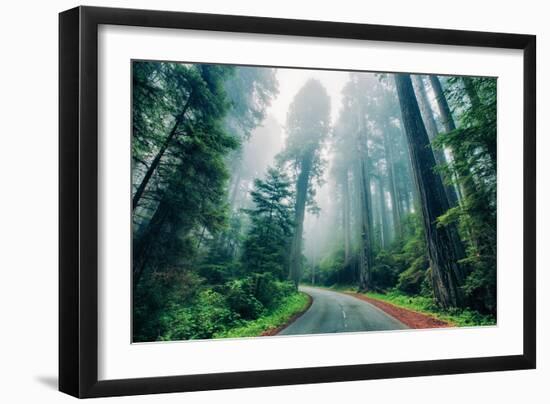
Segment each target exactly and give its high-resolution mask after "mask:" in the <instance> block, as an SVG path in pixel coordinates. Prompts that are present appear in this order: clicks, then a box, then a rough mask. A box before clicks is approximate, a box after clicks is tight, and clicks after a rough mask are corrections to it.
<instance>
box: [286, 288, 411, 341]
mask: <svg viewBox="0 0 550 404" xmlns="http://www.w3.org/2000/svg"><path fill="white" fill-rule="evenodd" d="M300 290H301V291H303V292H305V293H307V294H308V295H310V296H311V297H312V298H313V304H312V305H311V307H310V308H309V310H308V311H306V312H305V313H304V314H303V315H302V316H301V317H299V318H298V319H297V320H296V321H295V322H293V323H292V324H290V325H289V326H288V327H287V328H285V329H284V330H282V331H281V332H280V333H279V334H278V335H298V334H326V333H334V332H352V331H355V332H357V331H381V330H401V329H405V328H408V327H407V326H406V325H405V324H403V323H401V322H400V321H398V320H397V319H395V318H393V317H392V316H390V315H389V314H386V313H385V312H384V311H382V310H380V309H379V308H378V307H376V306H374V305H372V304H370V303H368V302H365V301H363V300H359V299H357V298H355V297H352V296H349V295H346V294H343V293H338V292H332V291H330V290H326V289H318V288H312V287H305V286H301V287H300Z"/></svg>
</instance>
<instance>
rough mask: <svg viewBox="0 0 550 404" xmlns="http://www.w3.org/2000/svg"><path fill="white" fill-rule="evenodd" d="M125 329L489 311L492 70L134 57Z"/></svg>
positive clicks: (358, 325) (392, 319)
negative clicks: (128, 324)
mask: <svg viewBox="0 0 550 404" xmlns="http://www.w3.org/2000/svg"><path fill="white" fill-rule="evenodd" d="M131 69H132V94H131V97H132V115H131V121H132V122H131V124H132V126H131V156H132V178H131V181H132V195H131V212H132V213H131V215H132V229H131V231H132V269H131V271H132V273H131V276H132V341H133V342H134V343H140V342H161V341H182V340H201V339H202V340H204V339H217V338H240V337H269V336H283V335H310V334H332V333H340V332H373V331H396V330H407V329H428V328H430V329H433V328H453V327H481V326H495V325H496V324H497V79H496V78H495V77H478V76H475V77H474V76H452V75H437V74H413V73H410V74H409V73H386V72H367V71H342V70H323V69H304V68H274V67H262V66H244V65H222V64H207V63H187V62H181V63H180V62H164V61H147V60H143V61H141V60H134V61H132V63H131Z"/></svg>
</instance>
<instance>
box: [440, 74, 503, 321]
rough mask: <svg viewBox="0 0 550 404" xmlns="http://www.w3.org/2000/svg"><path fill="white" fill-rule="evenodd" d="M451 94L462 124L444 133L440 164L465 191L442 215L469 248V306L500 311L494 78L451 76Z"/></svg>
mask: <svg viewBox="0 0 550 404" xmlns="http://www.w3.org/2000/svg"><path fill="white" fill-rule="evenodd" d="M446 93H447V96H448V97H449V99H450V101H451V103H452V105H453V108H454V111H455V113H456V114H457V115H458V116H459V117H460V121H459V125H458V128H457V129H456V130H454V131H452V132H449V133H446V134H441V135H439V136H438V139H437V141H436V146H437V147H446V148H449V149H451V150H452V152H453V157H454V158H453V161H452V162H451V163H450V164H448V165H446V166H444V167H442V170H443V172H444V174H445V175H446V177H448V178H450V177H451V176H453V175H454V176H455V177H457V178H458V180H459V184H460V187H461V189H462V191H463V199H462V201H461V205H460V206H458V207H455V208H453V209H450V210H449V211H448V212H446V213H445V214H444V215H442V216H441V217H439V219H438V224H439V225H441V226H446V225H449V224H450V223H456V224H458V226H459V229H460V233H461V237H462V239H463V240H465V241H466V245H467V251H466V258H465V259H464V260H463V263H464V264H465V265H466V267H467V268H468V272H467V274H466V280H465V282H464V285H463V286H462V288H463V291H464V293H465V296H466V298H467V299H468V304H469V306H470V307H472V308H474V309H476V310H479V311H481V312H484V313H490V314H493V315H494V314H495V313H496V265H497V263H496V242H497V234H496V224H497V223H496V220H497V219H496V218H497V216H496V179H497V177H496V80H495V79H492V78H469V77H465V78H461V79H459V78H451V79H449V82H448V88H447V91H446Z"/></svg>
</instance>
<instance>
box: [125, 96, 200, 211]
mask: <svg viewBox="0 0 550 404" xmlns="http://www.w3.org/2000/svg"><path fill="white" fill-rule="evenodd" d="M192 96H193V92H191V93H190V94H189V97H188V98H187V101H186V102H185V105H184V106H183V108H182V110H181V112H180V113H179V114H178V116H177V117H176V120H175V122H174V125H173V126H172V129H171V130H170V133H169V134H168V136H167V137H166V139H165V140H164V143H163V144H162V146H161V147H160V149H159V151H158V153H157V155H156V156H155V158H154V159H153V161H152V162H151V165H150V166H149V168H148V169H147V172H146V173H145V175H144V176H143V179H142V180H141V183H140V184H139V186H138V188H137V190H136V193H135V194H134V197H133V198H132V211H134V210H135V209H136V207H137V206H138V204H139V200H140V199H141V197H142V195H143V193H144V192H145V189H146V188H147V184H148V183H149V180H150V179H151V177H152V176H153V174H154V172H155V171H156V169H157V167H158V165H159V164H160V160H161V159H162V156H164V153H165V152H166V149H167V148H168V146H169V145H170V143H171V142H172V140H173V139H174V138H175V137H176V133H177V132H178V128H179V126H180V125H181V123H182V122H183V118H184V117H185V114H186V113H187V110H188V109H189V105H190V103H191V98H192Z"/></svg>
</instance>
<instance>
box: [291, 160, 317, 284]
mask: <svg viewBox="0 0 550 404" xmlns="http://www.w3.org/2000/svg"><path fill="white" fill-rule="evenodd" d="M312 163H313V152H308V153H306V154H305V155H304V157H303V158H302V161H301V164H300V174H298V180H297V182H296V205H295V209H294V212H295V213H294V214H295V216H294V236H293V238H292V244H291V246H290V260H289V278H290V279H291V280H292V281H293V282H294V285H295V286H296V288H297V287H298V283H299V282H300V276H301V274H302V237H303V232H304V217H305V211H306V202H307V191H308V187H309V175H310V173H311V165H312Z"/></svg>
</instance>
